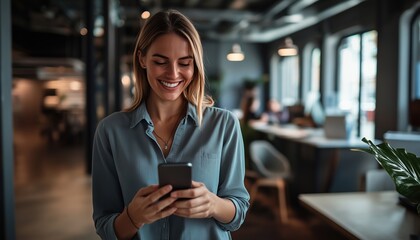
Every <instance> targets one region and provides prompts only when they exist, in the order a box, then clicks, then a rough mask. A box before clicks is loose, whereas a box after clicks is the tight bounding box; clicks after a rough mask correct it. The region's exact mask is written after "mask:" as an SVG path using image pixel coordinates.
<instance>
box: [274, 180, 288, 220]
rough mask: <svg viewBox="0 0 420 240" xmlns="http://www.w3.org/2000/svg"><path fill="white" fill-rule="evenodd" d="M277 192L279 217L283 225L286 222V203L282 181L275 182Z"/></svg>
mask: <svg viewBox="0 0 420 240" xmlns="http://www.w3.org/2000/svg"><path fill="white" fill-rule="evenodd" d="M276 185H277V191H278V198H279V216H280V219H281V221H282V222H283V223H286V222H287V221H288V217H287V203H286V189H285V188H286V186H285V182H284V180H283V179H278V180H277V183H276Z"/></svg>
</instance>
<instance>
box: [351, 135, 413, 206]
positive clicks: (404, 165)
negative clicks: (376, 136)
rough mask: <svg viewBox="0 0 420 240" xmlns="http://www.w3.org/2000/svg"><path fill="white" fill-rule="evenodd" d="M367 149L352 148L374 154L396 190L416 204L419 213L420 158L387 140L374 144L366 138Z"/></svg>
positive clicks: (364, 139)
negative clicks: (390, 143) (393, 145)
mask: <svg viewBox="0 0 420 240" xmlns="http://www.w3.org/2000/svg"><path fill="white" fill-rule="evenodd" d="M362 141H363V142H365V143H367V144H368V146H369V148H368V149H354V150H356V151H362V152H367V153H370V154H372V155H374V156H375V159H376V160H377V161H378V163H379V164H380V165H381V166H382V167H383V168H384V169H385V170H386V172H387V173H388V174H389V175H390V176H391V178H392V180H393V181H394V183H395V186H396V190H397V192H399V193H400V194H401V195H403V196H404V197H406V198H407V199H408V200H409V201H411V202H413V203H415V204H418V205H417V212H418V213H420V204H419V203H420V158H419V157H417V156H416V155H415V154H413V153H409V152H407V151H406V150H405V149H403V148H393V147H392V146H391V145H389V144H388V143H387V142H384V143H381V144H378V145H375V144H374V143H373V142H372V141H370V140H367V139H366V138H363V139H362Z"/></svg>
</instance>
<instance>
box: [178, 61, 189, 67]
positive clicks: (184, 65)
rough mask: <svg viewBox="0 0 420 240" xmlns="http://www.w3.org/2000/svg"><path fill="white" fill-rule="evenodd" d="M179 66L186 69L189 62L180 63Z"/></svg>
mask: <svg viewBox="0 0 420 240" xmlns="http://www.w3.org/2000/svg"><path fill="white" fill-rule="evenodd" d="M179 65H181V66H183V67H188V66H189V65H190V62H180V63H179Z"/></svg>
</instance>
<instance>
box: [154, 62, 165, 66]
mask: <svg viewBox="0 0 420 240" xmlns="http://www.w3.org/2000/svg"><path fill="white" fill-rule="evenodd" d="M154 63H155V64H156V65H163V64H165V62H158V61H154Z"/></svg>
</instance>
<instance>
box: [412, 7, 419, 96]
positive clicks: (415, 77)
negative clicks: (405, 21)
mask: <svg viewBox="0 0 420 240" xmlns="http://www.w3.org/2000/svg"><path fill="white" fill-rule="evenodd" d="M412 47H413V49H412V51H411V53H412V59H413V61H412V62H413V64H412V69H413V71H412V78H411V79H412V91H411V99H420V14H417V17H416V18H415V20H414V24H413V45H412Z"/></svg>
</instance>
